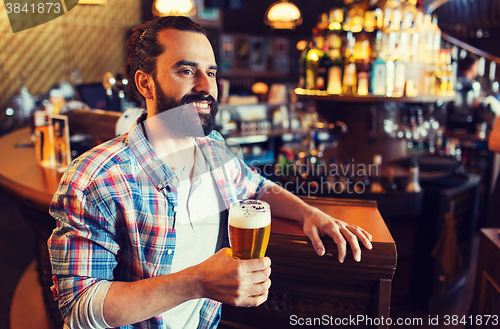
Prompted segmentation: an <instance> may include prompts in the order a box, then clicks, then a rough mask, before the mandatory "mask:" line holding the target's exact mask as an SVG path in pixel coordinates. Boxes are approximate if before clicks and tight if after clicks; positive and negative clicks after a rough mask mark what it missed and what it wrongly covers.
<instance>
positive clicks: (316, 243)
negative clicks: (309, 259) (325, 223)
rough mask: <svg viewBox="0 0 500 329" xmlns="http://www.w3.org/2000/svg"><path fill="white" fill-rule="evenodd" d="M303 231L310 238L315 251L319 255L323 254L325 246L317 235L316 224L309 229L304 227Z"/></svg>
mask: <svg viewBox="0 0 500 329" xmlns="http://www.w3.org/2000/svg"><path fill="white" fill-rule="evenodd" d="M304 233H306V235H307V236H308V237H309V240H311V243H312V245H313V248H314V250H316V253H317V254H318V255H320V256H323V255H324V254H325V246H324V245H323V241H321V239H320V237H319V234H318V228H317V227H316V226H313V227H312V228H311V229H310V230H306V229H304Z"/></svg>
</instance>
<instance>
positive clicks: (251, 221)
mask: <svg viewBox="0 0 500 329" xmlns="http://www.w3.org/2000/svg"><path fill="white" fill-rule="evenodd" d="M259 210H262V208H261V206H255V205H245V206H243V207H241V208H240V207H231V209H230V210H229V225H231V226H233V227H238V228H245V229H255V228H261V227H266V226H268V225H270V224H271V212H270V211H267V212H264V211H259Z"/></svg>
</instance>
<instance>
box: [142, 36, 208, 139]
mask: <svg viewBox="0 0 500 329" xmlns="http://www.w3.org/2000/svg"><path fill="white" fill-rule="evenodd" d="M158 40H159V42H160V43H162V44H163V45H164V46H165V51H164V52H163V53H162V54H161V55H160V56H158V58H157V62H156V67H157V73H156V76H155V77H154V82H155V93H154V94H155V99H154V100H155V105H156V109H155V114H158V113H161V112H165V111H168V110H169V109H171V108H174V107H177V106H181V105H183V104H189V103H193V104H194V105H195V106H196V110H197V112H198V114H199V117H200V120H201V124H202V127H203V130H204V133H205V134H206V135H207V134H209V133H210V131H212V129H213V126H214V125H215V115H216V114H217V102H216V99H217V81H216V73H217V65H216V63H215V56H214V53H213V50H212V46H211V45H210V42H209V41H208V39H207V38H206V37H205V36H204V35H203V34H200V33H196V32H187V31H179V30H175V29H168V30H164V31H161V32H159V33H158ZM148 110H149V109H148Z"/></svg>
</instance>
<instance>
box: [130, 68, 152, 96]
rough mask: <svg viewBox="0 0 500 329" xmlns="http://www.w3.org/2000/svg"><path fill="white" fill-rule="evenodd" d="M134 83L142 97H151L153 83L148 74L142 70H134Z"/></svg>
mask: <svg viewBox="0 0 500 329" xmlns="http://www.w3.org/2000/svg"><path fill="white" fill-rule="evenodd" d="M135 85H136V86H137V90H139V92H140V93H141V95H142V96H144V98H146V99H153V95H154V85H155V84H154V81H153V77H152V76H151V75H150V74H147V73H145V72H144V71H142V70H137V72H135Z"/></svg>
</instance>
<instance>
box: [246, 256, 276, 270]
mask: <svg viewBox="0 0 500 329" xmlns="http://www.w3.org/2000/svg"><path fill="white" fill-rule="evenodd" d="M241 262H242V266H243V269H244V270H245V272H248V273H250V272H256V271H262V270H264V269H266V268H268V267H270V266H271V259H270V258H269V257H262V258H256V259H244V260H241Z"/></svg>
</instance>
